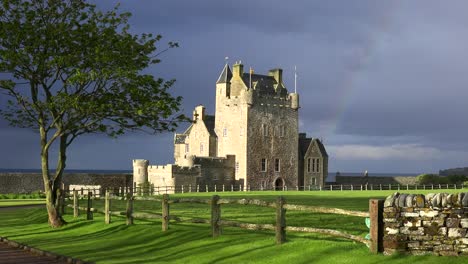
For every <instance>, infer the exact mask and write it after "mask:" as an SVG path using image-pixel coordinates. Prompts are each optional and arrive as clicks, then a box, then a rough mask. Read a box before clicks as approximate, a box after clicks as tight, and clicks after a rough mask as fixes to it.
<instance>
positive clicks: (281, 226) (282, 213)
mask: <svg viewBox="0 0 468 264" xmlns="http://www.w3.org/2000/svg"><path fill="white" fill-rule="evenodd" d="M284 203H285V200H284V197H283V196H280V197H278V199H277V200H276V244H278V245H279V244H283V243H284V242H285V241H286V230H285V228H286V209H284V208H283V205H284Z"/></svg>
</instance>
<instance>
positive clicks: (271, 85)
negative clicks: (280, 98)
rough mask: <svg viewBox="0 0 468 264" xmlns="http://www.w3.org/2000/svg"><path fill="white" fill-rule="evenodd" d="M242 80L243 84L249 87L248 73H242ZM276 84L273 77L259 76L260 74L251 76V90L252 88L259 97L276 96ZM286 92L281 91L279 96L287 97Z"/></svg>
mask: <svg viewBox="0 0 468 264" xmlns="http://www.w3.org/2000/svg"><path fill="white" fill-rule="evenodd" d="M242 80H243V81H244V83H245V86H247V87H249V81H250V73H244V74H243V75H242ZM278 85H280V84H278V82H276V80H275V78H274V77H273V76H269V75H261V74H252V88H254V89H255V90H256V91H257V93H258V94H260V95H276V91H275V87H277V86H278ZM287 94H288V91H287V90H286V89H282V91H281V95H287Z"/></svg>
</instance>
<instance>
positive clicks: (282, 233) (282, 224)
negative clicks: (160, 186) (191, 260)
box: [68, 190, 372, 249]
mask: <svg viewBox="0 0 468 264" xmlns="http://www.w3.org/2000/svg"><path fill="white" fill-rule="evenodd" d="M86 198H87V206H86V207H80V206H79V202H78V201H79V194H78V191H77V190H75V191H74V192H73V204H70V205H68V206H69V207H73V212H74V216H75V217H77V216H78V214H79V210H85V211H86V212H87V219H88V220H92V219H93V213H94V212H98V213H104V215H105V217H104V219H105V223H107V224H108V223H110V222H111V216H112V215H115V216H125V217H126V223H127V225H131V224H133V218H141V219H151V218H160V219H161V225H162V226H161V229H162V231H167V230H168V229H169V222H170V220H173V221H175V222H190V223H205V224H210V225H211V234H212V236H213V237H217V236H219V235H221V227H223V226H229V227H239V228H243V229H249V230H272V231H275V234H276V243H277V244H282V243H284V242H285V240H286V231H294V232H309V233H320V234H325V235H331V236H337V237H343V238H347V239H351V240H354V241H357V242H361V243H364V244H366V245H368V246H370V247H371V249H372V243H371V241H372V236H371V241H369V240H367V239H366V238H364V237H361V236H356V235H352V234H348V233H345V232H341V231H337V230H332V229H321V228H313V227H297V226H287V225H286V210H291V211H294V210H297V211H305V212H311V213H326V214H340V215H349V216H357V217H369V216H370V214H369V212H362V211H351V210H344V209H339V208H326V207H316V206H307V205H294V204H287V203H286V200H285V199H284V197H282V196H279V197H278V198H277V199H276V201H275V202H270V201H264V200H258V199H224V198H221V197H220V196H218V195H213V196H212V197H211V199H198V198H175V199H169V195H168V194H164V195H162V198H156V197H144V196H141V197H138V196H132V195H131V193H127V194H126V196H125V198H123V197H117V196H113V195H111V193H110V191H109V190H108V191H106V194H105V198H104V205H105V206H104V211H99V210H97V209H96V208H93V207H92V201H93V199H92V193H91V192H88V194H87V197H86ZM94 199H102V198H99V197H94ZM115 199H119V200H122V199H125V200H126V201H127V205H126V210H125V211H121V212H115V211H111V210H110V208H111V201H112V200H115ZM135 200H150V201H157V202H161V213H160V214H159V213H156V212H155V213H144V212H140V213H138V212H134V211H133V210H134V207H133V203H134V201H135ZM177 203H198V204H207V205H209V206H210V207H211V218H210V219H209V220H208V219H204V218H186V217H185V218H184V217H181V216H175V215H171V214H170V213H169V212H170V210H169V209H170V205H171V204H177ZM229 204H241V205H255V206H263V207H270V208H274V209H275V210H276V217H275V224H274V225H273V224H254V223H243V222H238V221H231V220H226V219H222V218H221V206H227V205H229ZM370 209H371V210H372V207H370ZM371 221H372V220H371ZM371 228H372V227H371ZM371 235H372V231H371Z"/></svg>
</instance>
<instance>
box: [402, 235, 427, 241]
mask: <svg viewBox="0 0 468 264" xmlns="http://www.w3.org/2000/svg"><path fill="white" fill-rule="evenodd" d="M408 239H409V240H411V241H431V240H432V236H429V235H423V236H419V235H410V236H409V237H408Z"/></svg>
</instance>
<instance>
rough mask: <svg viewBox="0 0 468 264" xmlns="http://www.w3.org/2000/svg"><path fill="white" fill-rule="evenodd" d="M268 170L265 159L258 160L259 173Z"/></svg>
mask: <svg viewBox="0 0 468 264" xmlns="http://www.w3.org/2000/svg"><path fill="white" fill-rule="evenodd" d="M267 168H268V160H267V159H266V158H263V159H261V160H260V171H261V172H266V171H267Z"/></svg>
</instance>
